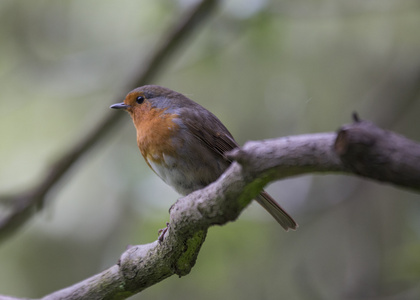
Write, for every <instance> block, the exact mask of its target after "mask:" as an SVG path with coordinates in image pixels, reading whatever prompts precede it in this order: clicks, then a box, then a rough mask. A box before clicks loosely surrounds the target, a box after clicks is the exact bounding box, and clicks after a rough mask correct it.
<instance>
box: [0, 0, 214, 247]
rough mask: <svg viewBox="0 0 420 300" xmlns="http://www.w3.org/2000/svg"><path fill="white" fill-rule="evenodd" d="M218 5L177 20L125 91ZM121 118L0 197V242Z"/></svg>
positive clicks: (110, 117)
mask: <svg viewBox="0 0 420 300" xmlns="http://www.w3.org/2000/svg"><path fill="white" fill-rule="evenodd" d="M217 2H218V1H216V0H203V1H201V2H199V3H198V5H197V6H196V7H194V8H193V9H192V10H191V11H189V12H188V13H187V14H186V15H185V16H184V17H181V18H179V21H178V20H177V21H176V22H175V24H174V25H171V26H170V27H169V30H168V33H167V34H166V35H164V36H163V38H162V41H161V43H160V45H159V46H158V47H157V49H156V50H155V52H153V55H152V56H151V57H150V59H149V60H148V63H147V64H146V66H145V67H144V68H143V69H142V71H141V72H140V73H139V74H137V76H134V81H133V82H131V83H130V84H129V85H128V86H126V87H125V88H124V90H125V91H129V90H131V89H133V88H134V87H137V86H141V85H144V84H146V83H148V82H150V81H151V80H152V79H153V78H154V77H155V76H156V75H157V73H158V71H159V70H160V69H161V68H162V67H163V66H164V64H165V62H166V61H167V60H168V58H169V57H170V56H171V55H172V54H173V53H174V52H175V51H176V49H178V48H179V47H180V46H181V44H182V42H183V41H184V40H185V39H186V38H187V37H188V36H189V34H191V33H192V31H193V30H194V29H196V28H198V25H199V24H200V23H202V22H203V21H204V20H205V19H206V17H208V16H209V15H210V14H211V12H212V11H213V8H214V7H215V5H216V3H217ZM123 98H124V95H119V96H118V97H117V99H120V100H119V101H121V99H123ZM123 117H125V116H124V114H116V113H115V112H109V113H108V114H107V115H106V116H105V117H104V118H103V119H102V120H101V121H100V122H98V124H97V125H96V126H95V127H94V128H92V129H91V130H90V131H89V132H88V134H86V136H84V137H82V139H81V140H80V141H79V142H77V143H75V144H74V145H75V146H74V148H72V149H70V150H69V151H68V152H66V153H64V154H63V155H62V156H61V157H60V158H59V159H57V161H56V162H55V163H54V164H52V165H51V166H50V167H48V171H47V173H46V175H45V176H44V177H43V178H42V179H41V180H40V181H39V183H38V184H36V185H35V187H32V188H30V189H29V190H28V191H24V192H22V193H19V194H17V195H7V196H1V197H0V202H3V203H13V205H12V207H13V208H12V211H11V213H9V214H8V215H7V216H5V217H4V218H3V219H1V220H0V241H1V240H3V239H5V238H6V237H8V236H10V235H11V234H13V233H14V231H15V230H17V229H18V228H19V227H20V226H22V225H23V224H24V223H25V222H26V221H27V220H28V219H29V218H30V217H31V216H32V215H33V213H34V212H35V211H36V209H40V208H41V207H42V206H43V204H44V200H45V196H46V194H47V193H48V192H49V191H50V190H51V189H52V188H53V187H54V186H55V185H56V184H57V183H58V182H59V181H60V180H61V179H62V177H63V175H65V174H66V173H67V172H68V170H69V169H70V168H71V166H72V165H73V164H74V163H75V162H76V161H77V160H79V159H80V157H82V155H84V154H85V153H86V152H87V151H89V150H90V149H91V148H92V147H93V146H94V145H95V144H97V143H98V142H99V141H100V140H102V139H103V138H104V137H105V135H106V134H107V133H108V132H109V131H110V129H111V128H113V127H115V126H116V124H117V123H118V122H119V121H120V120H121V119H122V118H123Z"/></svg>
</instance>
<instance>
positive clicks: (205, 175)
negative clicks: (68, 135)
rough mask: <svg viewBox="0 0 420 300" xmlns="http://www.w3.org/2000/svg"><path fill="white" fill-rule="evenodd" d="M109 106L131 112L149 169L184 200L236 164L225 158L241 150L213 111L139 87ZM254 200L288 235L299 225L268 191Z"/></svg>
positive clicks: (166, 91)
mask: <svg viewBox="0 0 420 300" xmlns="http://www.w3.org/2000/svg"><path fill="white" fill-rule="evenodd" d="M110 108H113V109H120V110H125V111H127V112H128V113H129V114H130V116H131V118H132V120H133V123H134V126H135V128H136V131H137V145H138V148H139V150H140V152H141V154H142V156H143V157H144V159H145V161H146V163H147V165H148V166H149V167H150V168H151V169H152V170H153V171H154V172H155V173H156V174H157V175H158V176H159V177H160V178H161V179H162V180H163V181H164V182H165V183H167V184H168V185H170V186H172V187H173V188H174V189H175V190H176V191H177V192H178V193H179V194H181V195H184V196H185V195H188V194H190V193H192V192H193V191H196V190H199V189H202V188H204V187H206V186H207V185H209V184H210V183H212V182H214V181H216V179H218V178H219V177H220V175H222V174H223V172H224V171H225V170H226V169H227V168H228V167H229V165H230V164H231V163H232V161H231V160H229V159H228V158H226V156H225V155H224V154H225V153H226V152H227V151H230V150H233V149H235V148H238V147H239V145H238V143H237V142H236V141H235V139H234V138H233V136H232V134H231V133H230V132H229V131H228V129H227V128H226V127H225V126H224V125H223V123H222V122H221V121H220V120H219V119H218V118H217V117H216V116H215V115H214V114H213V113H211V112H210V111H208V110H207V109H205V108H204V107H203V106H201V105H200V104H198V103H196V102H194V101H193V100H191V99H189V98H188V97H186V96H184V95H183V94H181V93H178V92H175V91H173V90H171V89H168V88H165V87H162V86H158V85H145V86H141V87H138V88H135V89H134V90H132V91H130V92H129V93H128V94H127V96H126V97H125V99H124V101H123V102H121V103H116V104H113V105H111V106H110ZM255 200H256V201H257V202H258V203H259V204H260V205H261V206H262V207H263V208H264V209H266V210H267V212H268V213H270V214H271V215H272V216H273V217H274V219H275V220H276V221H277V222H278V223H279V224H280V225H281V226H282V227H283V228H284V229H285V230H286V231H287V230H289V229H293V230H295V229H296V228H297V227H298V225H297V223H296V222H295V221H294V220H293V218H292V217H291V216H290V215H289V214H288V213H287V212H286V211H284V210H283V208H281V206H280V205H279V204H278V203H277V202H276V201H275V200H274V199H273V198H272V197H271V196H270V195H269V194H268V193H267V192H266V191H264V190H263V191H262V192H261V193H260V194H259V195H258V196H257V197H256V198H255Z"/></svg>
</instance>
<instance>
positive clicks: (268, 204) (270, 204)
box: [184, 113, 298, 231]
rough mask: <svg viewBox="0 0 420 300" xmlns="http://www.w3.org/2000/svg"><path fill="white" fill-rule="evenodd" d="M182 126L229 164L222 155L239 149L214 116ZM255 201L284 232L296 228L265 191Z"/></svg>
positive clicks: (288, 216)
mask: <svg viewBox="0 0 420 300" xmlns="http://www.w3.org/2000/svg"><path fill="white" fill-rule="evenodd" d="M190 116H191V114H190ZM184 124H185V125H186V126H187V127H188V129H189V130H190V132H191V133H192V134H193V135H194V137H196V138H197V139H198V140H199V141H201V142H202V143H203V144H204V145H206V147H207V148H208V149H210V150H211V151H213V152H215V153H217V154H219V155H220V156H221V157H223V158H224V159H226V160H227V161H229V162H231V161H230V160H228V159H227V158H226V157H225V155H224V153H225V152H227V151H230V150H233V149H235V148H237V147H239V145H238V143H236V141H235V140H234V138H233V136H232V135H231V134H230V132H229V131H228V130H227V128H226V127H225V126H224V125H223V124H222V123H221V122H220V120H219V119H217V117H216V116H214V115H213V114H211V113H210V117H209V116H208V115H207V118H197V120H193V119H191V118H185V119H184ZM205 128H213V131H211V132H209V131H208V130H205ZM255 200H257V202H258V203H259V204H260V205H261V206H262V207H263V208H264V209H265V210H266V211H267V212H268V213H270V214H271V215H272V216H273V217H274V219H275V220H276V221H277V222H278V223H279V224H280V225H281V226H282V227H283V228H284V229H285V230H286V231H287V230H289V229H296V228H297V227H298V225H297V224H296V222H295V221H294V220H293V218H292V217H291V216H290V215H289V214H288V213H287V212H286V211H284V210H283V209H282V208H281V206H280V205H279V204H278V203H277V202H276V201H275V200H274V199H273V198H272V197H271V196H270V195H269V194H268V193H267V192H266V191H264V190H263V191H262V192H261V193H260V194H259V195H258V197H257V198H256V199H255Z"/></svg>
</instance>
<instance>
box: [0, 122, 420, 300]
mask: <svg viewBox="0 0 420 300" xmlns="http://www.w3.org/2000/svg"><path fill="white" fill-rule="evenodd" d="M352 127H355V128H356V129H357V130H356V131H355V132H354V137H356V138H354V139H353V138H351V139H346V137H347V136H351V137H353V133H352V134H350V135H348V134H347V133H348V130H349V129H351V128H352ZM360 128H363V129H364V130H359V129H360ZM342 132H344V133H342ZM343 134H344V135H345V136H344V138H343ZM359 134H360V136H359ZM365 135H367V136H369V137H370V138H369V139H367V140H366V139H364V138H363V137H364V136H365ZM358 136H359V137H358ZM372 136H374V137H375V138H374V142H371V141H372V138H371V137H372ZM348 140H350V142H349V144H347V141H348ZM352 140H356V141H359V142H360V141H361V145H362V146H361V147H359V146H360V143H359V142H357V143H356V146H357V147H358V148H357V149H356V150H357V151H356V153H357V154H358V155H357V156H356V157H357V158H362V159H361V160H359V161H358V163H356V166H357V168H355V167H354V166H353V164H350V165H348V163H347V160H346V158H344V160H343V156H347V153H352V151H351V148H352V147H353V146H352V145H353V144H352V142H351V141H352ZM365 141H368V142H367V143H366V142H365ZM408 142H409V144H408V145H410V147H411V148H410V149H407V148H406V146H407V143H408ZM391 146H392V149H394V151H393V152H389V148H390V147H391ZM364 153H365V154H364ZM387 153H389V154H391V155H389V156H386V154H387ZM395 153H400V154H401V155H398V156H397V155H395ZM419 153H420V145H419V144H417V143H414V142H412V141H408V140H407V139H406V138H403V137H401V136H399V135H397V134H395V133H392V132H389V131H384V130H382V129H380V128H378V127H376V126H375V125H373V124H372V123H367V122H356V123H355V124H353V125H346V126H343V127H342V128H341V129H340V130H339V132H338V134H336V133H320V134H307V135H300V136H291V137H284V138H278V139H273V140H266V141H254V142H248V143H246V144H245V145H244V147H243V148H240V149H235V150H233V151H231V152H230V153H228V154H227V156H228V157H229V158H232V159H235V160H236V162H234V163H233V164H232V165H231V166H230V168H229V169H228V170H227V171H226V172H225V173H224V174H223V175H222V176H221V177H220V178H219V179H218V180H217V181H215V182H214V183H212V184H210V185H209V186H207V187H206V188H204V189H202V190H199V191H196V192H194V193H191V194H190V195H188V196H186V197H183V198H180V199H178V201H177V202H176V203H175V204H174V205H173V206H172V208H171V210H170V225H169V226H168V231H167V233H166V236H165V239H164V240H163V242H161V243H160V242H158V241H155V242H153V243H150V244H146V245H138V246H134V247H131V248H130V249H128V250H127V251H126V252H124V253H123V254H122V256H121V259H120V261H119V263H118V264H117V265H114V266H112V267H111V268H109V269H108V270H105V271H103V272H102V273H100V274H97V275H95V276H93V277H91V278H88V279H86V280H84V281H82V282H79V283H77V284H75V285H73V286H71V287H68V288H65V289H63V290H60V291H56V292H54V293H52V294H50V295H47V296H45V297H44V298H42V299H44V300H53V299H54V300H57V299H66V300H70V299H71V300H74V299H125V298H127V297H129V296H132V295H134V294H136V293H138V292H140V291H142V290H144V289H146V288H147V287H149V286H152V285H153V284H156V283H158V282H160V281H162V280H163V279H165V278H167V277H169V276H172V275H174V274H177V275H179V276H184V275H187V274H188V273H189V272H190V270H191V268H192V267H193V266H194V264H195V262H196V259H197V256H198V253H199V250H200V247H201V245H202V244H203V242H204V240H205V237H206V233H207V230H208V228H209V227H210V226H213V225H223V224H226V223H227V222H229V221H234V220H235V219H236V218H237V217H238V216H239V214H240V213H241V211H242V210H243V209H244V208H245V207H246V206H247V205H248V204H249V203H250V202H251V201H252V199H253V198H254V197H255V196H256V195H257V194H258V193H259V192H260V191H261V189H262V188H263V187H264V186H265V185H266V184H267V183H269V182H271V181H275V180H279V179H283V178H287V177H291V176H296V175H299V174H310V173H331V172H341V173H349V174H358V173H360V170H365V169H368V170H370V168H376V167H377V163H376V161H375V160H374V159H373V160H370V159H365V158H366V157H365V155H368V156H367V157H371V156H372V157H373V158H376V157H381V160H380V162H381V164H380V165H379V169H377V170H376V172H373V174H374V175H375V176H370V174H371V172H366V174H363V176H365V177H369V178H372V179H375V180H381V181H387V182H390V183H393V184H395V185H397V186H402V187H407V185H406V184H405V181H404V182H403V184H401V180H399V178H398V176H397V177H393V176H379V177H378V176H376V175H377V173H378V172H379V171H380V170H385V171H384V172H385V173H386V174H387V175H388V173H387V171H386V170H387V167H386V166H390V167H392V169H393V172H392V173H395V174H400V175H403V174H401V172H404V171H406V170H407V163H408V162H410V161H412V159H413V158H414V159H415V158H416V157H417V160H416V161H414V162H415V163H414V164H413V165H414V166H412V168H410V170H409V172H408V175H407V174H405V175H404V176H403V177H404V178H405V179H406V180H407V181H408V182H414V183H417V185H416V184H414V185H412V186H410V187H411V188H413V190H415V191H417V192H420V185H419V184H418V183H419V178H420V176H419V173H420V163H419V162H420V160H418V157H420V156H419ZM350 156H352V155H350ZM352 159H353V158H352ZM405 159H406V161H405ZM359 163H360V164H359ZM360 166H363V167H360ZM410 176H413V178H411V177H410ZM394 179H395V180H394ZM3 299H7V298H2V297H1V296H0V300H3Z"/></svg>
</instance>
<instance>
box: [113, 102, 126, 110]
mask: <svg viewBox="0 0 420 300" xmlns="http://www.w3.org/2000/svg"><path fill="white" fill-rule="evenodd" d="M130 107H131V106H130V105H127V104H125V103H124V102H121V103H115V104H112V105H111V106H110V107H109V108H114V109H127V108H130Z"/></svg>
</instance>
